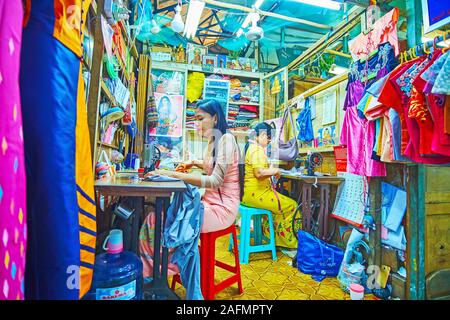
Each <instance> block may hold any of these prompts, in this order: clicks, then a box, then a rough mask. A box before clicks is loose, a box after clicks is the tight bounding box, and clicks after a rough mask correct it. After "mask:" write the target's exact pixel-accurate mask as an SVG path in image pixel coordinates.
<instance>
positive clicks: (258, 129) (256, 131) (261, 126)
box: [239, 122, 274, 200]
mask: <svg viewBox="0 0 450 320" xmlns="http://www.w3.org/2000/svg"><path fill="white" fill-rule="evenodd" d="M273 129H274V128H273V127H272V126H271V125H269V124H267V123H265V122H260V123H258V124H257V125H256V126H255V127H254V128H253V129H252V130H253V132H252V133H251V134H250V139H249V140H253V139H254V138H255V137H259V135H260V134H261V133H262V132H266V133H267V138H268V139H269V140H270V139H272V130H273ZM249 147H250V141H247V142H246V143H245V148H244V152H243V154H242V156H241V159H240V161H239V186H240V188H241V200H242V197H243V196H244V178H245V155H246V154H247V150H248V148H249Z"/></svg>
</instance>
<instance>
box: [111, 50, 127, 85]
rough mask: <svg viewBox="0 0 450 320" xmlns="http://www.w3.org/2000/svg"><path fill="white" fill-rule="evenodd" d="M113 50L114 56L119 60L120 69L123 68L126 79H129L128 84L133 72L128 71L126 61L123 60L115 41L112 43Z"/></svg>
mask: <svg viewBox="0 0 450 320" xmlns="http://www.w3.org/2000/svg"><path fill="white" fill-rule="evenodd" d="M112 50H113V53H114V56H115V57H116V59H117V61H118V62H119V66H120V69H121V70H122V72H123V74H124V75H125V79H127V84H129V83H130V78H131V74H129V73H127V69H126V67H125V63H124V62H123V61H122V58H121V57H120V54H119V53H118V52H117V50H116V45H115V44H114V42H113V43H112Z"/></svg>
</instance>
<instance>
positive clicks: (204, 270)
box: [171, 224, 244, 300]
mask: <svg viewBox="0 0 450 320" xmlns="http://www.w3.org/2000/svg"><path fill="white" fill-rule="evenodd" d="M230 233H231V234H232V236H233V247H234V248H233V249H234V250H233V252H234V262H235V265H234V266H231V265H229V264H226V263H223V262H221V261H217V260H216V239H217V238H219V237H222V236H224V235H228V234H230ZM200 241H201V246H200V270H201V271H200V284H201V288H202V294H203V298H204V299H205V300H214V297H215V295H216V294H217V293H219V292H220V291H222V290H223V289H225V288H228V287H230V286H231V285H233V284H235V283H236V282H237V284H238V288H239V293H240V294H241V293H243V292H244V290H243V289H242V280H241V267H240V265H239V252H238V247H237V239H236V227H235V226H234V224H233V225H232V226H230V227H228V228H226V229H224V230H219V231H215V232H208V233H201V234H200ZM215 266H218V267H219V268H222V269H225V270H227V271H230V272H232V273H233V275H232V276H231V277H229V278H227V279H225V280H223V281H222V282H220V283H218V284H215V283H214V267H215ZM177 282H178V283H180V284H181V279H180V275H179V274H177V275H174V276H173V278H172V286H171V288H172V290H175V284H176V283H177Z"/></svg>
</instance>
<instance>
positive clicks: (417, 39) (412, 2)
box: [406, 0, 422, 48]
mask: <svg viewBox="0 0 450 320" xmlns="http://www.w3.org/2000/svg"><path fill="white" fill-rule="evenodd" d="M406 15H407V17H406V21H407V30H406V32H407V37H406V41H407V44H408V48H412V47H414V46H416V45H417V44H419V43H422V4H421V0H406Z"/></svg>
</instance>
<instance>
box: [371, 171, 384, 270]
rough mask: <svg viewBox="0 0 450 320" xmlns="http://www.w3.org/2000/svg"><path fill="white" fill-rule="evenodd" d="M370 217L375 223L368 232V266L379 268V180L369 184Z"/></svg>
mask: <svg viewBox="0 0 450 320" xmlns="http://www.w3.org/2000/svg"><path fill="white" fill-rule="evenodd" d="M369 201H370V202H369V203H370V215H371V216H372V217H373V219H374V222H375V230H370V233H369V246H370V248H371V249H372V250H371V252H370V257H369V265H375V266H378V267H381V180H380V178H377V177H372V178H370V182H369Z"/></svg>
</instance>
